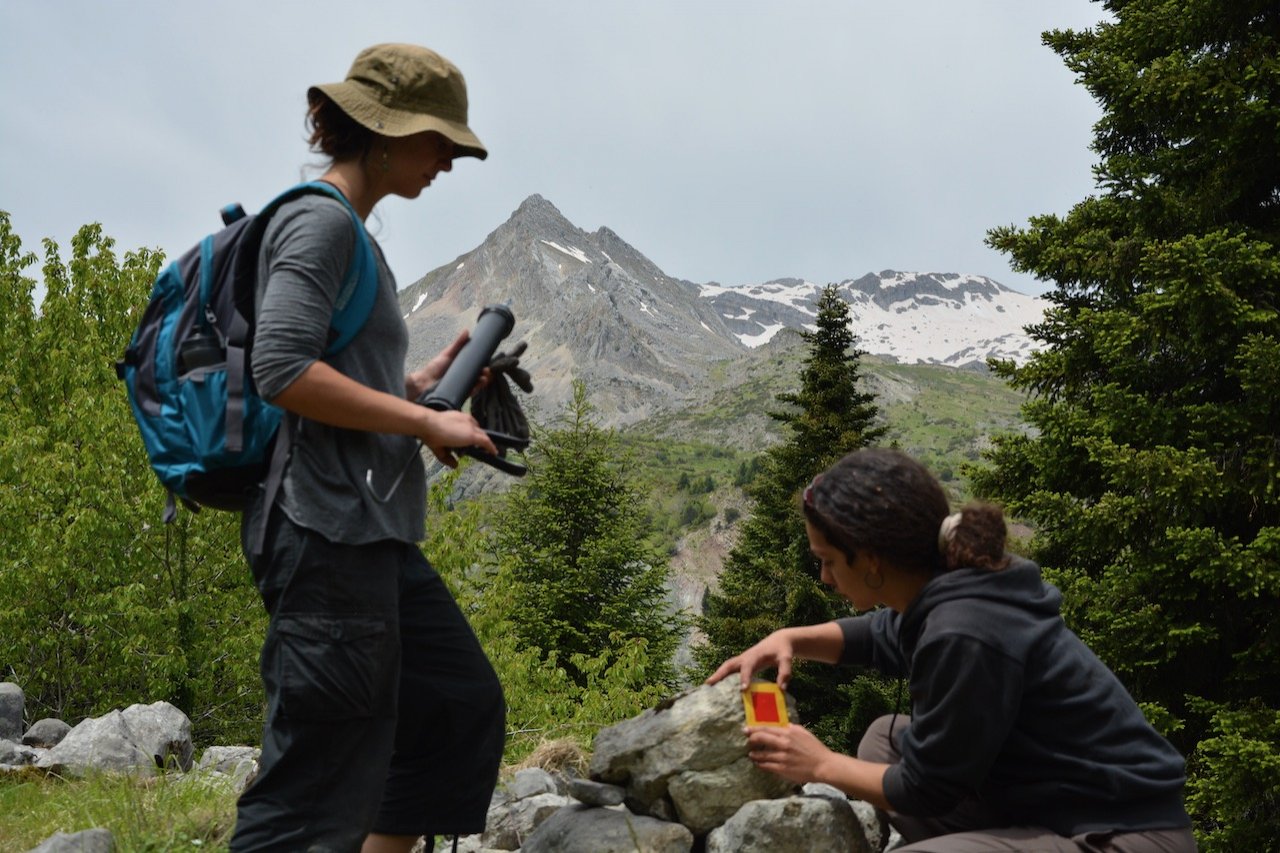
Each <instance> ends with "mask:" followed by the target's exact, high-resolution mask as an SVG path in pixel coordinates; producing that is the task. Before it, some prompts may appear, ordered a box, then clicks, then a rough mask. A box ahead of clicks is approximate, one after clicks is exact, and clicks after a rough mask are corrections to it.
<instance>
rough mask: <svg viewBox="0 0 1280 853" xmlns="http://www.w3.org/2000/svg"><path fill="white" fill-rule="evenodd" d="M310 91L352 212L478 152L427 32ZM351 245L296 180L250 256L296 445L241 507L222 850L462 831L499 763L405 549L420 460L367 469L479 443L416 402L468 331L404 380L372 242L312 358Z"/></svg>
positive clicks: (349, 846)
mask: <svg viewBox="0 0 1280 853" xmlns="http://www.w3.org/2000/svg"><path fill="white" fill-rule="evenodd" d="M307 99H308V102H309V105H310V109H309V111H308V123H309V127H310V129H311V138H310V141H311V145H312V148H313V149H314V150H316V151H318V152H320V153H323V154H325V155H326V156H328V157H329V159H330V165H329V167H328V169H327V171H326V172H325V173H324V175H323V176H322V177H321V178H320V180H321V181H324V182H326V183H328V184H330V185H332V186H333V187H334V188H336V189H337V190H338V191H339V192H340V193H341V194H342V196H343V197H344V198H345V199H346V201H347V202H348V203H349V204H350V206H351V208H352V209H354V210H355V212H356V214H357V215H358V217H359V219H360V220H361V221H363V220H364V219H365V218H366V217H367V216H368V215H369V213H370V211H372V210H373V208H374V206H375V205H376V204H377V203H378V202H379V201H380V200H382V199H383V198H385V197H386V196H388V195H398V196H402V197H404V198H416V197H417V196H418V194H419V193H420V192H422V190H423V189H425V188H426V187H428V186H429V185H430V184H431V182H432V181H433V180H435V179H436V177H437V176H438V175H439V174H440V173H441V172H448V171H449V170H450V169H451V168H452V164H453V160H454V158H455V157H477V158H479V159H484V157H485V156H486V153H487V152H486V151H485V149H484V147H483V146H482V145H481V144H480V140H479V139H477V138H476V136H475V134H474V133H472V132H471V130H470V128H468V127H467V94H466V85H465V83H464V81H463V77H462V74H461V73H460V72H459V71H458V69H457V68H455V67H454V66H453V65H452V64H451V63H449V62H448V61H447V60H445V59H444V58H443V57H441V56H439V55H437V54H436V53H433V52H432V51H430V50H427V49H425V48H422V47H416V46H413V45H402V44H384V45H377V46H375V47H371V48H368V49H367V50H364V51H362V52H361V53H360V54H359V55H358V56H357V57H356V60H355V62H354V64H353V65H352V66H351V70H350V72H349V73H348V75H347V78H346V80H344V81H343V82H341V83H334V84H329V85H323V86H316V87H313V88H312V89H311V90H310V91H309V92H308V93H307ZM370 239H371V238H370ZM356 241H357V235H356V231H355V227H354V223H353V220H352V216H351V214H350V212H349V211H348V209H347V207H346V205H344V204H343V203H342V202H341V201H339V200H338V199H335V198H330V197H327V196H323V195H306V196H302V197H301V198H298V199H296V200H294V201H291V202H289V203H288V204H285V205H284V206H282V207H281V208H280V209H279V211H278V212H277V213H276V214H275V216H274V217H273V218H272V219H271V221H270V224H269V226H268V227H267V230H266V232H265V235H264V238H263V243H262V249H261V254H260V256H259V261H258V284H257V293H256V299H255V313H256V327H255V335H254V349H253V356H252V358H253V371H254V378H255V381H256V382H257V385H258V388H259V391H260V393H261V394H262V396H263V397H264V398H266V399H268V400H270V401H272V402H274V403H275V404H276V405H278V406H280V407H282V408H283V409H285V410H286V413H287V418H286V422H285V424H284V426H283V427H282V429H286V430H290V433H289V434H290V435H291V436H292V447H291V450H290V456H289V460H288V463H287V467H286V468H285V470H284V475H283V480H282V482H281V485H280V490H279V497H278V498H276V499H273V500H271V501H267V500H265V499H259V500H258V501H257V505H256V506H255V507H253V508H251V510H250V511H249V512H246V514H245V519H244V527H243V533H242V539H243V543H244V545H245V553H246V556H247V557H248V559H249V563H250V565H251V567H252V569H253V575H254V579H255V581H256V583H257V586H258V589H259V591H260V592H261V594H262V599H263V603H264V604H265V605H266V609H267V612H268V614H269V615H270V623H269V627H268V630H267V636H266V640H265V643H264V645H263V648H262V660H261V666H262V678H263V682H264V685H265V687H266V694H267V720H266V726H265V729H264V732H263V743H262V757H261V762H260V770H259V774H258V777H257V779H256V780H255V781H254V783H253V784H252V785H251V786H250V787H249V788H248V790H246V791H245V793H244V794H243V795H242V796H241V798H240V801H239V804H238V811H237V820H236V828H235V834H234V836H233V838H232V841H231V849H232V850H234V851H250V850H252V851H263V850H280V851H284V850H290V851H301V850H308V851H310V850H315V851H326V853H328V851H335V852H336V851H356V850H361V849H363V850H364V851H368V853H373V852H374V851H393V850H405V851H407V850H409V849H410V848H411V847H412V845H413V844H414V842H415V841H416V840H417V838H418V837H419V836H423V835H427V836H430V835H434V834H448V835H457V834H467V833H474V832H478V831H480V830H481V829H483V828H484V820H485V813H486V811H487V809H488V805H489V798H490V796H491V794H492V791H493V787H494V784H495V782H496V780H497V772H498V765H499V763H500V761H501V757H502V748H503V739H504V725H505V719H504V715H505V706H504V703H503V697H502V689H501V686H500V685H499V684H498V680H497V677H496V675H495V674H494V672H493V668H492V667H491V666H490V665H489V662H488V660H487V658H486V657H485V655H484V652H483V651H482V650H481V648H480V645H479V643H478V642H477V641H476V638H475V635H474V633H473V632H472V631H471V629H470V626H469V625H468V624H467V622H466V619H465V618H464V617H463V615H462V613H461V611H460V610H459V609H458V606H457V604H456V603H455V602H454V601H453V599H452V597H451V596H450V595H449V592H448V590H447V589H446V588H445V586H444V584H443V582H442V581H441V579H440V577H439V576H438V575H437V574H436V573H435V571H434V570H433V569H432V568H431V566H430V565H429V564H428V563H427V561H426V559H425V558H424V557H423V555H422V553H421V551H420V550H419V549H418V546H417V543H418V542H419V541H421V539H422V538H423V536H424V519H425V515H426V477H425V470H424V466H423V465H422V463H421V460H417V461H415V463H414V465H413V467H412V468H411V469H410V470H409V471H408V473H407V474H406V476H405V477H404V480H403V482H402V483H401V485H400V487H399V489H398V490H397V492H396V499H395V500H394V501H390V502H386V503H382V502H379V501H378V500H376V499H373V498H372V495H371V491H370V487H369V485H368V484H367V483H366V472H369V471H372V472H373V477H374V478H377V477H378V476H379V475H381V476H383V477H387V476H388V475H394V473H395V471H396V470H397V469H398V467H399V465H400V464H401V463H402V462H403V460H404V459H405V458H406V456H409V455H413V451H414V448H415V446H416V442H417V441H418V440H421V441H422V442H423V443H424V444H425V445H426V446H427V447H428V448H430V449H431V451H432V452H433V453H434V454H435V456H436V457H437V458H438V459H440V460H441V461H442V462H444V463H445V464H448V465H451V466H452V465H455V464H456V459H455V458H454V455H453V453H452V449H456V448H462V447H468V446H478V447H480V448H482V449H484V450H487V451H489V452H490V453H492V452H495V448H494V447H493V444H492V442H491V441H490V440H489V438H488V437H487V436H486V434H485V433H484V431H483V430H482V429H481V428H480V427H479V426H478V425H477V424H476V422H475V421H474V420H473V419H472V418H471V416H470V415H467V414H464V413H462V412H436V411H432V410H429V409H427V408H425V407H423V406H419V405H417V404H415V403H414V402H412V401H413V400H414V399H416V398H417V397H418V396H419V394H420V393H421V392H422V391H423V390H424V389H425V388H427V387H429V386H430V385H431V384H433V383H434V382H436V381H437V380H438V379H439V377H440V376H441V375H443V373H444V371H445V369H446V368H447V367H448V365H449V363H450V362H451V361H452V360H453V357H454V356H455V355H456V354H457V352H458V350H459V349H460V348H461V347H462V345H463V344H464V343H465V341H466V335H465V334H464V335H462V336H460V337H459V338H458V339H457V340H455V341H454V342H453V343H452V344H451V345H449V346H448V347H447V348H446V349H445V350H444V351H442V352H441V353H440V354H439V355H438V356H436V357H435V358H434V359H432V360H431V361H430V362H429V363H428V364H427V365H425V366H424V367H422V368H421V369H419V370H417V371H415V372H413V373H408V374H406V372H405V356H406V352H407V349H408V331H407V329H406V327H405V323H404V319H403V318H402V316H401V314H400V309H399V302H398V298H397V294H396V284H395V280H394V278H393V277H392V275H391V272H390V270H389V269H388V268H387V266H386V263H385V261H384V260H383V258H382V255H381V251H380V250H378V249H376V244H375V255H376V260H377V266H378V279H379V280H378V294H377V298H376V300H375V302H374V306H373V310H372V313H371V314H370V315H369V318H368V320H367V321H366V322H365V324H364V326H363V327H361V329H360V331H359V333H358V334H357V335H356V336H355V337H354V338H353V339H352V340H351V342H350V343H349V344H348V345H347V346H345V347H344V348H343V349H341V350H340V351H339V352H338V353H336V354H334V355H329V356H326V355H324V352H325V349H326V346H327V345H328V337H329V328H330V320H331V318H332V316H333V314H334V306H335V304H336V303H337V301H338V299H339V291H340V289H341V287H342V285H343V280H344V274H345V271H346V270H347V269H348V267H349V266H350V264H351V262H352V257H353V255H354V253H355V250H356ZM260 523H265V524H266V528H265V540H264V544H263V546H262V548H261V552H260V553H255V552H256V551H257V550H258V549H257V548H255V547H253V544H252V542H253V535H252V534H253V533H254V532H256V531H257V529H258V525H259V524H260Z"/></svg>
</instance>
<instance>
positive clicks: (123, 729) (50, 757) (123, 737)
mask: <svg viewBox="0 0 1280 853" xmlns="http://www.w3.org/2000/svg"><path fill="white" fill-rule="evenodd" d="M36 766H37V767H40V768H43V769H46V770H52V771H54V772H55V773H61V774H64V775H70V776H81V775H84V773H85V772H86V771H89V770H108V771H111V772H115V773H136V774H138V775H142V776H152V775H155V772H156V763H155V759H154V758H152V756H151V755H150V754H148V753H147V752H145V751H144V750H142V749H140V748H139V747H138V745H137V744H136V743H134V741H133V732H132V731H130V729H129V724H128V723H127V722H125V718H124V715H123V714H121V713H120V712H119V711H112V712H111V713H109V714H106V715H104V716H101V717H90V718H89V719H87V720H85V721H83V722H81V723H80V724H79V725H77V726H75V727H74V728H73V729H71V731H70V732H68V733H67V736H66V737H65V738H63V739H62V742H61V743H59V744H58V745H57V746H55V747H54V748H53V749H51V750H49V751H48V752H46V753H45V754H44V755H42V756H41V757H40V759H39V760H38V761H36Z"/></svg>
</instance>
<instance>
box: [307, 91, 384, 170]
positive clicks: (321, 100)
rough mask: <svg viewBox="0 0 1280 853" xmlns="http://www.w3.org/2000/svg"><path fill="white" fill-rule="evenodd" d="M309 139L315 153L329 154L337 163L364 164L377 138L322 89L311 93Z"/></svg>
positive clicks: (308, 111)
mask: <svg viewBox="0 0 1280 853" xmlns="http://www.w3.org/2000/svg"><path fill="white" fill-rule="evenodd" d="M307 103H308V104H309V107H308V109H307V131H308V133H309V136H308V138H307V142H308V144H309V145H310V146H311V150H312V151H316V152H318V153H321V154H325V155H327V156H328V157H329V159H331V160H333V161H334V162H335V163H336V162H340V161H346V160H360V161H363V160H364V158H365V156H366V155H367V154H368V153H369V149H370V148H371V147H372V145H373V141H374V137H375V136H377V134H375V133H374V132H373V131H372V130H369V129H368V128H367V127H365V126H364V125H362V124H360V123H359V122H357V121H356V120H355V119H353V118H351V116H349V115H347V114H346V113H345V112H344V111H343V110H342V108H341V107H339V106H338V105H337V104H335V103H334V102H333V99H331V98H330V97H329V96H328V95H326V94H325V93H324V92H321V91H320V90H319V89H312V90H311V91H310V92H308V93H307Z"/></svg>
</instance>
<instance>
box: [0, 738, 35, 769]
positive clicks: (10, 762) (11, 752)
mask: <svg viewBox="0 0 1280 853" xmlns="http://www.w3.org/2000/svg"><path fill="white" fill-rule="evenodd" d="M37 758H39V753H37V752H36V750H35V749H34V748H32V747H29V746H26V745H24V744H20V743H14V742H13V741H11V740H3V739H0V766H6V767H24V766H26V765H28V764H35V763H36V759H37Z"/></svg>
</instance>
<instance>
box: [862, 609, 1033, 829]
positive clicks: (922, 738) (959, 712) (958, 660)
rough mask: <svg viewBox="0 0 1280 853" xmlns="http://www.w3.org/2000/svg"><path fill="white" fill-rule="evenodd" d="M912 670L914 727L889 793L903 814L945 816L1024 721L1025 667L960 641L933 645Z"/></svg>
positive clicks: (948, 638) (887, 781)
mask: <svg viewBox="0 0 1280 853" xmlns="http://www.w3.org/2000/svg"><path fill="white" fill-rule="evenodd" d="M911 667H912V675H911V704H912V708H911V724H910V726H909V727H908V728H907V730H906V732H905V733H904V734H903V738H902V744H901V749H902V761H901V762H900V763H898V764H895V765H893V766H892V767H890V768H889V770H888V772H886V773H885V777H884V793H885V797H886V798H887V799H888V800H889V804H890V805H892V806H893V808H894V810H895V811H897V812H900V813H902V814H908V815H916V816H929V815H939V814H945V813H946V812H947V811H949V810H950V809H952V808H953V807H954V806H955V805H956V804H957V803H958V802H959V801H960V800H961V799H962V798H963V797H965V796H966V795H969V794H972V793H974V792H975V791H976V790H977V789H978V787H979V786H980V785H981V783H982V781H983V780H984V779H985V778H986V776H987V774H988V773H989V772H990V770H991V766H992V764H993V763H994V762H995V759H996V756H997V755H998V754H999V752H1000V749H1001V746H1002V745H1003V744H1004V742H1005V740H1006V738H1007V737H1008V735H1009V732H1010V730H1011V729H1012V727H1013V724H1014V721H1015V719H1016V718H1017V714H1018V708H1019V703H1020V701H1021V696H1022V685H1023V674H1022V667H1021V664H1019V663H1018V662H1017V661H1015V660H1013V659H1012V658H1009V657H1008V656H1006V655H1005V654H1003V653H1002V652H1000V651H998V650H996V649H994V648H992V647H990V646H988V645H986V644H984V643H983V642H981V641H980V640H977V639H974V638H972V637H967V636H962V635H957V634H946V635H942V636H939V637H934V638H931V639H930V640H929V641H928V642H927V643H926V644H924V645H922V646H921V647H920V648H918V649H917V650H916V653H915V655H914V657H913V658H912V662H911Z"/></svg>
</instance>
